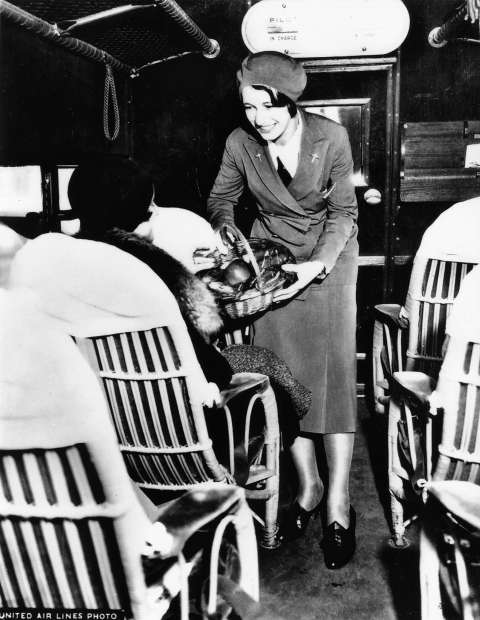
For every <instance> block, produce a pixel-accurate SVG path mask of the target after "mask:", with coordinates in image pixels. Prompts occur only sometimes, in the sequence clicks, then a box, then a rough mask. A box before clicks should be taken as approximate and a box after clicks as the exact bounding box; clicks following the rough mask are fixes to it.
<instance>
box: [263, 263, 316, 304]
mask: <svg viewBox="0 0 480 620" xmlns="http://www.w3.org/2000/svg"><path fill="white" fill-rule="evenodd" d="M282 269H283V270H284V271H290V272H293V273H296V274H297V280H296V281H295V282H294V283H293V284H291V285H290V286H288V287H287V288H282V289H280V290H278V291H277V292H276V293H275V294H274V296H273V301H274V302H277V301H283V300H285V299H290V298H291V297H293V296H294V295H296V294H297V293H299V292H300V291H301V290H302V289H304V288H305V287H306V286H308V285H309V284H310V282H312V280H315V278H318V277H320V278H324V277H325V276H326V273H325V265H324V264H323V263H322V262H321V261H307V262H306V263H300V264H298V265H296V264H294V263H287V264H286V265H282Z"/></svg>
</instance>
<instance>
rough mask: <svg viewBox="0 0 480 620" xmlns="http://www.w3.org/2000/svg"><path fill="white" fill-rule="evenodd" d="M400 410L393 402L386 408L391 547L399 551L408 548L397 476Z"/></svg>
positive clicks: (399, 478) (399, 477)
mask: <svg viewBox="0 0 480 620" xmlns="http://www.w3.org/2000/svg"><path fill="white" fill-rule="evenodd" d="M399 420H400V409H399V408H398V406H397V405H396V403H395V402H394V401H391V402H390V405H389V408H388V489H389V492H390V514H391V519H392V545H393V546H394V547H395V548H398V549H401V548H405V547H407V546H408V540H407V539H406V537H405V525H404V514H403V504H402V502H401V500H404V498H405V494H404V487H403V479H402V477H401V476H400V475H399V472H400V471H402V468H401V466H400V461H399V458H398V422H399Z"/></svg>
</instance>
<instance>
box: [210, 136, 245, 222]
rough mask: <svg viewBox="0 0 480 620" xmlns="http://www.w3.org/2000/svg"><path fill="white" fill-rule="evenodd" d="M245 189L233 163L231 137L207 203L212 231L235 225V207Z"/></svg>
mask: <svg viewBox="0 0 480 620" xmlns="http://www.w3.org/2000/svg"><path fill="white" fill-rule="evenodd" d="M244 188H245V180H244V177H243V175H242V173H241V171H240V169H239V167H238V166H237V164H236V162H235V158H234V155H233V148H232V140H231V137H229V138H228V139H227V143H226V145H225V150H224V152H223V157H222V163H221V165H220V170H219V172H218V175H217V178H216V179H215V183H214V185H213V188H212V191H211V192H210V196H209V198H208V201H207V214H208V217H209V219H210V223H211V225H212V226H213V228H214V229H218V228H220V226H222V224H234V223H235V217H234V212H235V207H236V206H237V204H238V201H239V199H240V197H241V195H242V194H243V190H244Z"/></svg>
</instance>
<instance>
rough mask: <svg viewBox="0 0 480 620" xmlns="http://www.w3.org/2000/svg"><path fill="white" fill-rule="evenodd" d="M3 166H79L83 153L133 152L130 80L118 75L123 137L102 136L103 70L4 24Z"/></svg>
mask: <svg viewBox="0 0 480 620" xmlns="http://www.w3.org/2000/svg"><path fill="white" fill-rule="evenodd" d="M1 35H2V36H1V37H0V57H1V59H2V62H1V69H0V71H1V73H0V109H1V110H2V114H1V115H0V119H1V120H0V163H2V164H13V163H28V162H31V163H35V162H37V163H38V162H39V161H48V160H51V161H54V162H62V163H69V162H75V161H76V160H78V158H79V157H81V156H82V155H83V154H85V153H95V152H113V153H122V154H127V153H128V152H129V151H130V139H129V133H130V127H129V125H128V110H127V107H128V105H127V104H128V88H129V80H128V78H127V79H126V78H125V77H124V76H120V75H116V76H115V79H116V87H117V95H118V101H119V105H120V117H121V125H120V127H121V128H120V134H119V137H118V138H117V140H115V141H114V142H112V143H111V142H109V141H107V140H106V139H105V138H104V135H103V120H102V118H103V117H102V114H103V89H104V74H105V69H104V67H103V66H102V65H100V64H99V63H97V62H93V61H91V60H88V59H85V58H83V57H80V56H77V55H75V54H74V53H72V52H70V51H68V50H66V49H64V48H61V47H59V46H57V45H55V44H54V43H51V42H49V41H46V40H45V39H42V38H40V37H38V36H36V35H34V34H33V33H31V32H28V31H26V30H23V29H22V28H20V27H18V26H15V25H12V24H9V23H8V22H7V20H2V26H1Z"/></svg>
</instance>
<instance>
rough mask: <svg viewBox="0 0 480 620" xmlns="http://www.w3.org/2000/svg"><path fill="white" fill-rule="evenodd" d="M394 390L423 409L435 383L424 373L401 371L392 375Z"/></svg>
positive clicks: (427, 404) (427, 405) (428, 404)
mask: <svg viewBox="0 0 480 620" xmlns="http://www.w3.org/2000/svg"><path fill="white" fill-rule="evenodd" d="M393 383H394V390H395V391H396V392H397V393H399V394H400V395H401V396H403V397H404V398H406V399H407V400H409V401H410V402H412V403H413V404H417V405H419V406H420V407H422V408H424V409H425V407H429V406H430V403H429V399H430V396H431V395H432V392H433V390H434V389H435V381H434V379H432V377H429V376H428V375H427V374H425V373H424V372H413V371H403V372H395V373H393Z"/></svg>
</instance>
